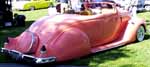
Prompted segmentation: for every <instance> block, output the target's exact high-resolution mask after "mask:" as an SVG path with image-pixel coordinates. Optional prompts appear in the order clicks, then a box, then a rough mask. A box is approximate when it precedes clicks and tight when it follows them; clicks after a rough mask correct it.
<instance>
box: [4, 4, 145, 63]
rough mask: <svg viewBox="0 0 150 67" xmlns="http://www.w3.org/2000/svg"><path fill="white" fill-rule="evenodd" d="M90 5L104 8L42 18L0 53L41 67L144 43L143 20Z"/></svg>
mask: <svg viewBox="0 0 150 67" xmlns="http://www.w3.org/2000/svg"><path fill="white" fill-rule="evenodd" d="M91 5H97V7H100V6H103V7H105V8H102V7H101V8H93V6H92V7H89V8H92V9H91V11H93V10H94V11H96V10H97V9H98V10H100V9H101V11H97V12H98V13H97V14H96V13H95V12H93V15H87V14H88V13H86V12H87V11H82V12H77V13H75V14H56V15H51V16H45V17H42V18H40V19H38V20H37V21H35V22H34V23H33V24H32V25H31V26H30V27H29V28H28V29H26V30H25V31H24V32H23V33H22V34H20V35H19V36H17V37H15V38H11V37H8V38H7V39H6V42H5V43H4V48H2V49H1V52H2V53H6V54H7V55H10V56H12V57H13V58H15V59H17V60H18V59H19V60H20V59H21V60H25V61H28V62H34V63H38V64H40V63H49V62H60V61H66V60H70V59H75V58H79V57H82V56H85V55H88V54H91V53H96V52H99V51H104V50H108V49H111V48H115V47H118V46H122V45H125V44H127V43H131V42H134V41H136V40H138V41H142V40H143V39H144V33H145V31H146V28H145V27H146V26H145V21H144V20H143V19H140V18H134V19H131V16H130V14H129V13H128V12H127V11H123V10H120V9H118V8H117V6H116V4H114V3H109V2H100V3H91ZM106 6H109V7H106ZM110 6H111V7H110ZM99 12H101V13H99Z"/></svg>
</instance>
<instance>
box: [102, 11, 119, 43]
mask: <svg viewBox="0 0 150 67" xmlns="http://www.w3.org/2000/svg"><path fill="white" fill-rule="evenodd" d="M106 17H107V19H106V20H105V22H103V42H104V43H108V42H111V41H113V40H115V39H116V38H117V36H116V34H117V32H118V31H119V27H120V25H121V22H120V17H119V16H118V14H117V13H114V14H109V15H107V16H106Z"/></svg>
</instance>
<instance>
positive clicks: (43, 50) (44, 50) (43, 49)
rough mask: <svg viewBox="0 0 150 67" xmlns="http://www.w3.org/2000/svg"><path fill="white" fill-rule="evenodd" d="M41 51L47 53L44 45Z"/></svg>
mask: <svg viewBox="0 0 150 67" xmlns="http://www.w3.org/2000/svg"><path fill="white" fill-rule="evenodd" d="M40 52H41V53H42V54H43V53H46V47H45V46H44V45H43V46H42V47H41V49H40Z"/></svg>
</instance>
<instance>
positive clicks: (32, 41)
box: [26, 31, 35, 52]
mask: <svg viewBox="0 0 150 67" xmlns="http://www.w3.org/2000/svg"><path fill="white" fill-rule="evenodd" d="M26 32H29V33H30V34H31V38H32V39H31V43H30V46H29V48H28V52H29V51H31V49H32V47H33V44H34V42H35V34H34V33H33V32H31V31H26Z"/></svg>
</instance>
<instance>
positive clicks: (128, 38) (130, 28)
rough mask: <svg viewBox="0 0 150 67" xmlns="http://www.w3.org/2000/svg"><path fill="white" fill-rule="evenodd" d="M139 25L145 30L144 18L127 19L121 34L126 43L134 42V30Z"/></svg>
mask: <svg viewBox="0 0 150 67" xmlns="http://www.w3.org/2000/svg"><path fill="white" fill-rule="evenodd" d="M141 25H142V26H144V28H145V31H146V23H145V20H144V19H141V18H132V19H131V20H129V21H128V25H127V27H126V29H125V32H124V35H123V40H124V41H125V42H127V43H130V42H134V41H135V40H136V32H137V30H138V28H139V27H140V26H141Z"/></svg>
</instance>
